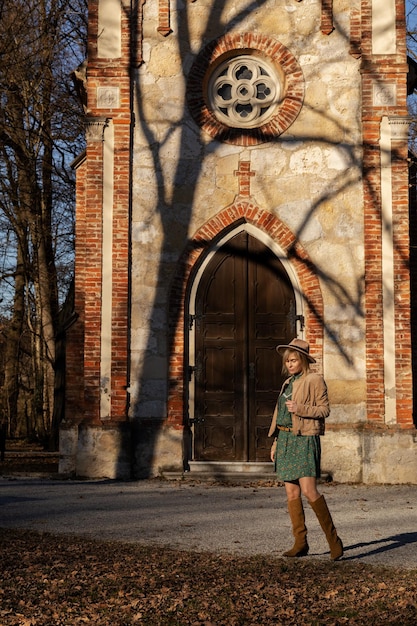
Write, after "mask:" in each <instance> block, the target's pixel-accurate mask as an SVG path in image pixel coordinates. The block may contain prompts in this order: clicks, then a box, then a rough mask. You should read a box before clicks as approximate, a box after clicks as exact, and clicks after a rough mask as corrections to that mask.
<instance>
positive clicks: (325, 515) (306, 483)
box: [300, 477, 343, 561]
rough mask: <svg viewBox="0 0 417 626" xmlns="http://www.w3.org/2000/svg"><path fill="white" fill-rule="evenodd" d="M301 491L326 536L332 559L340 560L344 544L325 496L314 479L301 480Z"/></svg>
mask: <svg viewBox="0 0 417 626" xmlns="http://www.w3.org/2000/svg"><path fill="white" fill-rule="evenodd" d="M300 486H301V491H302V492H303V494H304V495H305V496H306V498H307V499H308V501H309V503H310V506H311V508H312V509H313V511H314V513H315V514H316V517H317V519H318V520H319V523H320V526H321V527H322V529H323V532H324V534H325V535H326V539H327V542H328V544H329V547H330V558H331V559H332V560H333V561H336V560H337V559H340V557H341V556H342V555H343V543H342V540H341V539H340V537H339V536H338V534H337V531H336V528H335V526H334V524H333V520H332V516H331V515H330V511H329V509H328V506H327V503H326V500H325V498H324V496H321V495H320V493H319V492H318V491H317V481H316V479H315V478H313V477H305V478H300Z"/></svg>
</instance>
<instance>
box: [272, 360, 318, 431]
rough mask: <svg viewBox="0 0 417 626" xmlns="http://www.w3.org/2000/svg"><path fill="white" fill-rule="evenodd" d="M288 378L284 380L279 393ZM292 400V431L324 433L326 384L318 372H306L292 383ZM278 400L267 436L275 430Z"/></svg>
mask: <svg viewBox="0 0 417 626" xmlns="http://www.w3.org/2000/svg"><path fill="white" fill-rule="evenodd" d="M289 380H290V379H289V378H287V380H285V381H284V384H283V385H282V388H281V392H280V395H281V394H282V392H283V390H284V387H285V385H286V384H287V383H288V382H289ZM292 400H293V402H295V403H296V405H297V406H296V411H295V413H293V414H292V432H293V433H294V434H295V435H324V420H325V418H326V417H328V415H329V414H330V406H329V399H328V397H327V386H326V383H325V382H324V378H323V377H322V376H320V374H316V373H314V372H308V373H307V374H303V375H302V376H300V378H297V380H295V381H294V383H293V388H292ZM277 415H278V402H277V403H276V405H275V409H274V414H273V416H272V422H271V426H270V428H269V433H268V437H273V436H274V435H275V431H276V425H277Z"/></svg>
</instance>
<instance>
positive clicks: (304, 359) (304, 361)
mask: <svg viewBox="0 0 417 626" xmlns="http://www.w3.org/2000/svg"><path fill="white" fill-rule="evenodd" d="M292 354H295V355H297V357H298V358H299V359H300V361H301V368H302V370H303V372H304V374H305V373H306V372H308V370H309V369H310V361H309V360H308V358H307V357H306V355H305V354H303V353H302V352H298V350H291V348H287V349H286V350H285V351H284V352H283V354H282V373H283V374H284V376H288V374H289V371H288V369H287V366H286V365H285V362H286V361H287V359H289V358H290V356H291V355H292Z"/></svg>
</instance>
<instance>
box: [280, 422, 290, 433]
mask: <svg viewBox="0 0 417 626" xmlns="http://www.w3.org/2000/svg"><path fill="white" fill-rule="evenodd" d="M277 428H278V430H284V431H285V432H286V433H290V432H292V428H290V427H289V426H280V425H279V424H277Z"/></svg>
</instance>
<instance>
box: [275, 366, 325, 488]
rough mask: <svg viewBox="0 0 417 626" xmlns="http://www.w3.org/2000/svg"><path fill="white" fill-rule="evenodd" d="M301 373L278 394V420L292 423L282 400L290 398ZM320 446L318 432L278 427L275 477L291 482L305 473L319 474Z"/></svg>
mask: <svg viewBox="0 0 417 626" xmlns="http://www.w3.org/2000/svg"><path fill="white" fill-rule="evenodd" d="M300 376H302V372H301V373H300V374H296V375H295V376H292V377H291V378H290V381H289V383H288V385H286V387H285V388H284V389H283V392H282V393H281V395H280V396H279V398H278V416H277V424H279V425H280V426H287V427H288V426H292V417H291V413H290V412H289V411H288V408H287V407H286V405H285V403H286V401H287V400H290V399H291V396H292V386H293V382H294V380H296V379H297V378H299V377H300ZM320 458H321V447H320V437H319V435H303V436H301V435H294V434H293V433H292V432H286V431H284V430H280V431H279V435H278V441H277V448H276V452H275V471H276V473H277V478H278V480H281V481H284V482H291V481H294V480H298V479H299V478H303V477H305V476H314V477H315V478H319V477H320Z"/></svg>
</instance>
